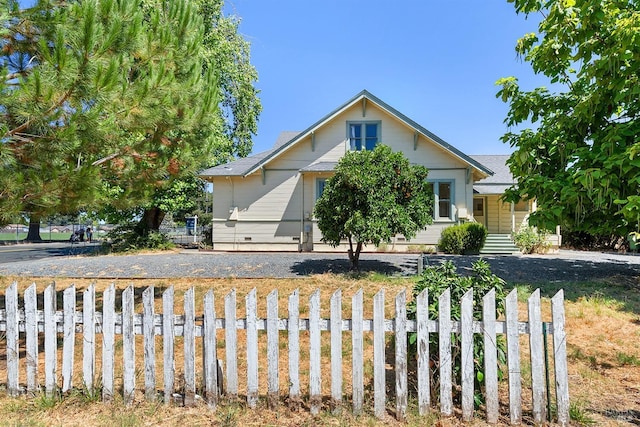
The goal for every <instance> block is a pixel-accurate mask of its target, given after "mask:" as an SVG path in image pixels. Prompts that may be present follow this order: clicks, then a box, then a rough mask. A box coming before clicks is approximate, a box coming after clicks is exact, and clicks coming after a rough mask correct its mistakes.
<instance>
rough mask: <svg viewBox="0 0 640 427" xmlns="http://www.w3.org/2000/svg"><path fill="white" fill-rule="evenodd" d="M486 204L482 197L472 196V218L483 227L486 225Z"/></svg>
mask: <svg viewBox="0 0 640 427" xmlns="http://www.w3.org/2000/svg"><path fill="white" fill-rule="evenodd" d="M486 205H487V204H486V203H485V198H484V197H474V198H473V218H474V219H475V220H476V222H478V223H480V224H482V225H484V226H485V227H486V226H487V215H486Z"/></svg>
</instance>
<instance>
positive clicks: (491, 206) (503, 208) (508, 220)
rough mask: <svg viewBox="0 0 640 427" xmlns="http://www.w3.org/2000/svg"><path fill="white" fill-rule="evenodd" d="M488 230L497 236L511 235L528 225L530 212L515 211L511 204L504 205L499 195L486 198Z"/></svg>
mask: <svg viewBox="0 0 640 427" xmlns="http://www.w3.org/2000/svg"><path fill="white" fill-rule="evenodd" d="M486 205H487V208H486V209H487V230H488V231H489V233H495V234H511V233H512V232H513V231H518V229H519V228H520V227H521V226H522V225H523V224H526V223H527V217H528V216H529V211H528V210H527V211H515V210H514V211H513V212H512V210H511V203H504V202H502V201H501V200H500V196H499V195H488V196H486ZM529 209H531V206H529Z"/></svg>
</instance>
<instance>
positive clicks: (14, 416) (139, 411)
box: [0, 274, 640, 426]
mask: <svg viewBox="0 0 640 427" xmlns="http://www.w3.org/2000/svg"><path fill="white" fill-rule="evenodd" d="M14 280H15V281H17V283H18V285H19V289H20V292H21V291H22V290H24V289H25V288H26V287H28V286H29V285H30V284H31V283H36V285H37V289H38V293H40V292H42V291H43V290H44V288H45V287H46V286H47V285H48V284H50V283H51V282H52V281H53V279H51V278H37V279H26V278H11V277H0V293H4V289H5V288H6V286H8V285H9V284H10V283H11V282H13V281H14ZM55 282H56V289H58V290H62V289H65V288H66V287H68V286H70V285H71V284H72V283H73V284H75V286H76V289H77V291H78V293H80V292H81V291H82V290H83V289H85V288H86V287H87V286H89V284H91V283H93V284H94V285H95V286H96V291H97V292H98V293H99V294H100V293H101V292H102V291H103V290H104V289H105V288H106V287H107V286H109V285H110V284H111V283H115V285H116V287H117V288H118V289H120V290H122V289H124V288H125V287H127V286H129V285H133V286H135V287H136V288H140V289H142V288H145V287H147V286H151V285H153V286H154V287H155V289H156V297H157V301H158V305H157V309H158V311H161V299H160V298H159V295H160V293H161V291H162V290H164V289H166V288H167V287H168V286H174V288H175V290H176V297H177V301H181V299H180V298H181V294H182V293H183V292H184V291H185V290H186V289H189V288H191V287H194V288H195V292H196V301H198V302H200V303H201V301H202V295H204V293H205V292H206V291H208V290H209V289H213V290H214V293H215V297H216V311H217V312H218V313H222V312H223V306H222V304H223V299H224V296H225V295H226V294H227V293H228V292H230V291H231V290H232V289H235V290H236V293H237V295H238V317H243V313H244V296H245V295H246V294H248V293H249V292H250V291H251V290H252V289H254V288H256V289H257V292H258V300H259V306H260V307H262V309H263V310H265V308H264V301H263V300H264V298H266V296H267V294H268V293H269V292H270V291H271V290H273V289H278V292H279V296H280V298H279V299H280V308H279V309H280V313H281V317H282V316H283V315H284V314H283V313H286V310H287V296H288V295H289V294H290V293H291V292H293V291H294V290H295V289H298V290H299V292H300V301H301V310H302V311H303V312H302V313H301V315H302V316H303V317H304V315H305V313H304V307H306V305H307V304H306V301H308V298H309V296H310V295H311V293H313V292H314V291H315V290H316V289H320V291H321V301H328V299H329V297H330V295H331V294H332V293H333V292H334V291H335V290H337V289H341V290H342V294H343V304H344V307H345V308H348V309H349V310H350V300H351V296H352V295H353V294H354V293H356V292H357V291H358V290H359V289H363V290H364V299H365V307H369V308H368V311H365V318H367V316H371V315H372V303H371V301H372V298H373V295H374V294H375V293H376V292H378V291H379V290H380V289H381V288H384V289H385V292H386V295H387V297H386V302H387V306H386V310H387V315H388V316H391V314H392V313H393V298H394V297H395V295H396V294H397V293H398V292H400V291H401V290H403V289H406V290H407V291H408V293H409V294H410V293H411V287H412V285H413V282H412V281H411V279H410V278H385V277H382V278H381V277H377V276H372V275H367V276H364V277H353V276H345V275H331V274H324V275H314V276H310V277H308V278H304V279H233V278H227V279H197V281H196V280H194V279H171V280H157V279H155V280H120V281H115V282H114V281H110V280H88V279H56V280H55ZM518 286H519V288H520V289H519V294H520V296H521V301H522V304H523V305H522V307H523V308H522V309H521V310H520V313H521V316H522V320H526V309H525V308H524V307H525V305H524V304H525V302H526V298H527V297H528V295H529V293H530V292H531V291H532V289H533V287H531V286H527V284H519V285H518ZM535 286H536V287H540V288H541V292H542V294H543V296H544V297H547V298H548V297H551V296H552V295H553V294H555V292H556V291H557V289H558V288H560V287H562V288H563V289H565V294H566V304H565V307H566V319H567V323H566V330H567V334H568V342H567V351H568V358H569V382H570V383H569V391H570V401H571V416H572V419H573V421H572V423H573V424H575V425H590V424H593V425H603V426H634V425H640V282H639V281H638V279H637V278H629V277H622V278H621V277H612V278H608V279H607V280H601V281H597V282H585V283H582V284H567V285H566V286H563V285H562V284H558V283H555V284H553V285H549V286H547V287H544V286H540V285H538V284H536V285H535ZM136 294H137V293H136ZM0 300H2V301H3V300H4V298H1V299H0ZM78 301H81V298H78ZM137 302H138V299H136V303H137ZM543 307H545V309H544V310H543V320H545V321H547V320H550V314H549V312H548V309H547V308H548V307H549V301H548V300H547V299H545V301H543ZM137 310H138V312H139V311H140V309H138V308H137ZM178 310H181V309H180V308H179V307H176V311H178ZM196 310H201V307H198V306H197V307H196ZM218 316H220V314H219V315H218ZM259 316H261V317H265V316H266V313H265V312H264V311H263V312H259ZM321 316H322V317H328V316H329V313H328V307H326V306H323V307H322V313H321ZM369 318H370V317H369ZM241 339H242V336H241V334H240V340H241ZM323 339H324V338H323ZM240 344H241V343H240ZM365 345H366V344H365ZM2 347H4V346H3V345H2V343H0V352H3V350H4V349H3V348H2ZM78 347H81V345H76V348H77V349H78ZM78 351H80V350H78ZM137 354H138V355H140V356H139V357H140V358H142V351H138V352H137ZM262 354H264V355H265V356H266V351H264V353H263V350H261V355H262ZM280 354H281V358H282V360H283V363H281V365H280V366H282V372H281V374H280V380H281V387H280V389H281V397H282V398H281V405H280V406H279V407H278V408H277V409H268V408H267V407H266V403H265V402H266V400H264V399H261V401H260V404H259V405H258V408H257V409H255V410H249V409H247V408H246V406H245V405H244V404H242V403H223V404H221V405H220V406H219V407H218V408H217V410H216V411H215V412H211V410H210V409H209V408H208V407H207V406H206V405H200V406H196V407H193V408H182V407H176V406H164V405H162V404H157V403H147V402H144V401H143V399H139V400H136V403H135V404H134V405H133V406H132V407H126V406H124V404H123V403H122V402H118V401H115V402H114V403H111V404H105V403H96V402H95V399H93V400H92V399H87V398H86V397H84V398H83V397H80V396H79V395H72V396H67V397H66V398H65V399H62V400H58V401H53V402H49V400H47V399H45V398H43V397H35V398H30V399H26V398H17V399H16V398H8V397H6V396H5V395H4V394H3V393H0V413H2V414H3V415H2V418H3V419H4V421H0V424H2V425H5V423H6V424H7V425H113V424H114V423H115V424H117V425H130V426H137V425H181V424H183V425H227V426H231V425H247V426H258V425H260V426H262V425H289V426H298V425H308V426H311V425H314V426H317V425H356V426H358V425H362V426H373V425H389V426H395V425H441V426H448V425H457V424H459V418H456V417H453V418H446V419H442V418H440V417H438V416H437V414H436V415H432V416H429V417H427V418H423V417H419V416H417V410H416V409H415V407H411V405H410V409H409V415H408V418H407V420H405V421H403V422H399V421H396V420H395V419H394V418H393V416H392V412H393V411H392V410H390V411H389V414H388V416H387V417H386V418H385V419H384V420H376V419H375V418H374V417H373V416H372V414H371V413H370V412H368V413H365V414H364V415H361V416H358V417H356V416H354V415H352V414H351V412H350V408H349V406H348V405H349V402H345V408H344V410H343V411H342V413H341V414H340V415H333V414H331V412H330V411H329V410H328V409H327V410H325V411H322V412H321V414H320V415H319V416H316V417H313V416H311V415H310V414H309V413H308V411H307V410H306V409H305V408H304V405H303V409H302V410H300V411H290V410H289V409H288V407H287V402H286V399H285V394H286V392H287V391H288V384H287V383H286V369H287V364H286V351H285V350H283V349H281V350H280ZM219 357H220V355H219ZM261 357H262V359H264V357H263V356H261ZM349 357H350V356H349ZM326 358H327V357H324V355H323V359H326ZM345 358H347V356H345ZM239 359H241V358H240V357H239ZM80 363H81V362H80ZM323 363H324V362H323ZM176 365H178V364H176ZM347 365H348V363H346V362H345V367H346V366H347ZM243 368H245V369H246V367H244V365H243V364H242V362H241V361H240V366H239V372H243ZM301 368H302V367H301ZM5 369H6V368H5V363H4V357H2V361H0V387H2V385H1V384H2V383H4V381H5V380H3V378H6V371H5ZM98 369H99V368H98ZM301 371H302V372H303V376H304V375H305V373H304V369H301ZM76 372H81V366H78V367H77V370H76ZM261 372H262V373H261V376H260V389H261V390H266V378H264V377H265V375H264V374H263V373H264V371H261ZM523 376H526V373H525V372H524V368H523ZM349 377H350V375H349V373H348V372H345V394H346V395H348V393H349V391H350V385H349V383H348V378H349ZM142 378H143V376H141V377H140V378H139V379H138V380H137V384H139V385H142V384H143V379H142ZM240 380H241V383H240V386H241V390H242V377H241V379H240ZM140 387H142V386H140ZM79 388H81V385H79ZM303 392H304V390H303ZM141 393H142V392H141ZM323 393H324V394H325V396H327V397H328V396H329V394H330V391H329V381H328V380H326V381H323ZM368 398H370V396H368ZM528 401H530V398H529V397H528V396H527V395H526V389H525V393H523V402H524V403H525V410H524V414H523V416H524V423H525V424H529V423H530V422H531V418H530V413H528V412H527V411H528V409H527V407H526V405H527V402H528ZM505 402H506V401H505ZM365 405H366V403H365ZM388 405H389V407H390V409H392V408H391V407H392V406H393V404H392V403H389V404H388ZM327 406H328V405H327ZM502 410H503V412H504V416H503V418H502V420H501V421H502V423H504V424H506V423H507V422H508V408H506V406H505V407H503V408H502ZM482 420H483V413H482V411H481V410H480V411H478V413H477V416H476V420H475V421H474V422H473V423H471V425H483V424H484V422H483V421H482ZM467 425H468V424H467Z"/></svg>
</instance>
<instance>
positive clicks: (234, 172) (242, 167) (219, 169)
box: [200, 90, 493, 178]
mask: <svg viewBox="0 0 640 427" xmlns="http://www.w3.org/2000/svg"><path fill="white" fill-rule="evenodd" d="M361 99H368V100H370V101H372V102H373V103H375V104H376V105H378V106H379V107H380V108H382V109H384V110H386V111H387V112H388V113H389V114H391V115H394V116H395V117H397V118H398V119H400V120H401V121H403V122H404V123H405V124H406V125H407V126H410V127H412V128H413V129H415V131H416V132H419V133H421V134H422V135H425V136H427V137H428V138H429V139H431V140H432V141H434V142H435V143H436V144H437V145H439V146H440V147H442V148H444V149H445V150H447V151H448V152H450V153H451V154H453V155H454V156H456V157H458V158H459V159H461V160H463V161H464V162H466V163H468V164H469V165H471V166H473V167H474V168H476V170H478V171H480V173H482V174H484V175H488V176H491V175H492V174H493V168H491V167H488V166H489V165H487V164H485V163H482V162H479V161H478V160H476V159H474V158H472V157H471V156H468V155H466V154H464V153H463V152H461V151H460V150H458V149H457V148H455V147H453V146H452V145H450V144H449V143H447V142H445V141H444V140H443V139H441V138H440V137H438V136H437V135H435V134H434V133H432V132H430V131H429V130H427V129H426V128H424V127H422V126H421V125H419V124H418V123H416V122H414V121H413V120H411V119H410V118H408V117H407V116H405V115H404V114H402V113H401V112H399V111H398V110H396V109H395V108H393V107H391V106H390V105H388V104H387V103H385V102H383V101H382V100H380V99H379V98H377V97H376V96H374V95H372V94H371V93H369V92H368V91H366V90H363V91H361V92H360V93H358V94H357V95H356V96H354V97H353V98H351V99H350V100H348V101H347V102H345V103H344V104H343V105H341V106H340V107H338V108H337V109H335V110H334V111H332V112H331V113H329V114H327V115H326V116H325V117H323V118H322V119H320V120H319V121H317V122H316V123H314V124H313V125H311V126H310V127H309V128H307V129H306V130H304V131H302V132H282V133H281V134H280V135H279V136H278V139H277V140H276V142H275V144H274V146H273V148H272V149H270V150H267V151H263V152H261V153H258V154H254V155H252V156H249V157H245V158H243V159H238V160H235V161H233V162H230V163H227V164H224V165H219V166H215V167H212V168H209V169H205V170H203V171H202V172H200V176H202V177H205V178H206V177H213V176H246V175H248V174H250V173H252V172H254V171H255V170H257V169H258V168H260V167H261V166H263V165H264V164H266V163H267V162H269V160H271V159H272V158H274V157H276V156H278V154H279V153H281V152H283V151H286V150H287V149H288V148H289V147H290V146H292V145H294V144H295V143H296V142H297V141H298V140H300V139H301V138H304V137H306V136H307V135H309V134H310V133H311V132H312V131H314V130H315V129H316V128H318V127H320V126H322V125H323V124H324V123H325V122H327V121H328V120H330V119H331V118H333V117H334V116H335V115H336V114H338V113H339V112H340V111H342V110H344V109H345V108H348V107H349V106H350V105H352V104H353V103H355V102H358V101H359V100H361ZM308 167H310V166H308ZM323 171H324V170H323Z"/></svg>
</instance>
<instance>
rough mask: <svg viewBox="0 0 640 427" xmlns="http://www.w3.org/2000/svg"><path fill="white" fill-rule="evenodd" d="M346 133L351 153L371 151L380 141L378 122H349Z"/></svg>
mask: <svg viewBox="0 0 640 427" xmlns="http://www.w3.org/2000/svg"><path fill="white" fill-rule="evenodd" d="M347 132H348V137H349V143H350V148H351V150H352V151H361V150H373V149H374V148H375V147H376V145H377V144H378V142H379V141H380V122H349V123H347Z"/></svg>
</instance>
